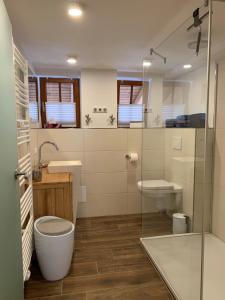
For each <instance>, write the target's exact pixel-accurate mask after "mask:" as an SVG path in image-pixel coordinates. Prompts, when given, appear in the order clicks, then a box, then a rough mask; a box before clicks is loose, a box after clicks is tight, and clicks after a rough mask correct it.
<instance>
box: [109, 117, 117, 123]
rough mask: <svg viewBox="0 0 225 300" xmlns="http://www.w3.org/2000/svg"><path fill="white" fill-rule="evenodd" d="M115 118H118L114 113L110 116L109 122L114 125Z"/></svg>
mask: <svg viewBox="0 0 225 300" xmlns="http://www.w3.org/2000/svg"><path fill="white" fill-rule="evenodd" d="M115 120H116V118H115V117H114V116H113V115H110V116H109V123H110V125H113V124H114V122H115Z"/></svg>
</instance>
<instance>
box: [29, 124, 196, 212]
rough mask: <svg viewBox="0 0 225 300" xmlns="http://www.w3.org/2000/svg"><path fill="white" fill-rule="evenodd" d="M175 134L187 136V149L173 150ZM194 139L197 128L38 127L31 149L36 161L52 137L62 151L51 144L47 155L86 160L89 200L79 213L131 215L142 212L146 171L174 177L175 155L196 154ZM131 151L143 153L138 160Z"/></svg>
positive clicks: (150, 176)
mask: <svg viewBox="0 0 225 300" xmlns="http://www.w3.org/2000/svg"><path fill="white" fill-rule="evenodd" d="M173 134H175V135H181V136H182V139H183V149H182V151H175V152H173V151H172V150H171V144H170V141H171V137H172V136H173ZM193 138H194V130H193V129H163V128H155V129H144V130H142V129H59V130H57V129H33V130H32V152H33V158H34V162H35V163H37V152H36V151H35V148H36V149H37V147H38V145H40V144H41V143H42V142H44V141H46V140H50V141H52V142H55V143H56V144H57V145H58V146H59V149H60V151H59V152H57V151H56V150H55V149H54V148H53V147H52V146H48V145H46V146H45V147H44V148H43V159H45V160H47V161H49V160H81V161H82V163H83V167H82V185H85V186H87V202H84V203H79V216H81V217H86V216H88V217H90V216H102V215H119V214H132V213H139V212H141V197H140V194H139V191H138V189H137V181H138V180H140V179H141V176H143V179H163V178H165V176H166V178H168V180H169V178H171V177H169V175H168V174H169V173H170V170H169V168H171V161H172V157H173V156H184V155H186V156H189V155H193ZM142 150H143V151H142ZM35 152H36V153H35ZM129 152H138V154H139V158H140V160H139V162H138V163H137V164H136V165H132V164H130V163H128V162H127V160H126V159H125V155H126V154H127V153H129ZM142 154H143V155H142ZM141 160H143V161H141ZM141 165H142V168H141ZM165 166H166V167H165ZM170 176H171V175H170ZM153 211H154V207H153Z"/></svg>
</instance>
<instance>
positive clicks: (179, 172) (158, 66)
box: [138, 1, 216, 300]
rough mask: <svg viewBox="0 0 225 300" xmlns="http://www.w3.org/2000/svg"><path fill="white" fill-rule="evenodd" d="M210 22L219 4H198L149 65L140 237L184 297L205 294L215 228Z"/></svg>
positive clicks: (145, 81) (145, 87)
mask: <svg viewBox="0 0 225 300" xmlns="http://www.w3.org/2000/svg"><path fill="white" fill-rule="evenodd" d="M198 8H199V9H198ZM211 21H212V2H209V3H208V5H204V1H196V6H193V16H191V14H190V17H189V18H187V19H186V20H185V21H184V22H183V23H182V24H181V25H180V26H178V28H177V29H176V30H175V31H174V32H173V33H172V34H170V35H169V36H168V37H167V38H166V39H164V40H163V41H162V42H161V43H160V44H159V45H157V46H156V47H155V48H153V49H151V50H150V53H149V55H148V56H147V57H146V58H145V61H147V62H149V63H146V64H143V65H144V69H143V99H144V104H145V112H144V126H143V129H142V141H143V143H142V174H141V180H140V181H139V182H138V188H139V191H140V193H141V197H142V238H141V242H142V245H143V247H144V249H145V250H146V252H147V254H148V256H149V258H150V260H151V261H152V263H153V264H154V265H155V267H156V268H157V269H158V271H159V272H160V274H161V276H162V278H163V279H164V281H165V283H166V284H167V286H168V288H169V290H170V291H171V293H172V295H173V296H174V297H175V299H181V300H190V299H191V300H199V299H203V274H204V273H203V269H204V263H203V261H204V241H205V232H210V231H211V205H212V170H213V147H214V145H213V144H214V143H213V142H214V129H213V128H214V101H215V86H216V85H215V71H216V65H215V64H213V63H211V61H210V55H211V54H210V50H211ZM204 299H205V298H204Z"/></svg>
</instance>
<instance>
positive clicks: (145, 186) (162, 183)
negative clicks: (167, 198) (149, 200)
mask: <svg viewBox="0 0 225 300" xmlns="http://www.w3.org/2000/svg"><path fill="white" fill-rule="evenodd" d="M138 188H139V190H140V191H144V192H155V193H157V192H158V193H159V192H162V193H167V192H169V193H171V192H172V193H180V192H182V187H181V186H180V185H178V184H176V183H173V182H168V181H166V180H163V179H160V180H143V181H138Z"/></svg>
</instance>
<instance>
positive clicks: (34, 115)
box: [28, 77, 39, 123]
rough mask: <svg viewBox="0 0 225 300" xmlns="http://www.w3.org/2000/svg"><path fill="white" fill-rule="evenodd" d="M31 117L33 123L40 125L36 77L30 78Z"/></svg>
mask: <svg viewBox="0 0 225 300" xmlns="http://www.w3.org/2000/svg"><path fill="white" fill-rule="evenodd" d="M28 88H29V115H30V121H31V123H38V121H39V111H38V81H37V78H36V77H29V81H28Z"/></svg>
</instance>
